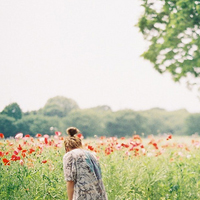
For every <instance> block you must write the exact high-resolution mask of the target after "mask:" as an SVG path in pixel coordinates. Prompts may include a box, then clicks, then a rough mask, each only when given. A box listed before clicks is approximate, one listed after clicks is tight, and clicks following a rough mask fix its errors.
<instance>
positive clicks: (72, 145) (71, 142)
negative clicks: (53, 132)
mask: <svg viewBox="0 0 200 200" xmlns="http://www.w3.org/2000/svg"><path fill="white" fill-rule="evenodd" d="M66 132H67V134H68V135H69V136H68V137H67V138H66V139H65V141H64V144H65V150H66V151H69V150H72V149H77V148H81V147H82V142H81V139H80V138H79V137H77V136H76V134H77V133H79V132H80V131H79V130H78V129H77V128H75V127H69V128H68V129H67V130H66Z"/></svg>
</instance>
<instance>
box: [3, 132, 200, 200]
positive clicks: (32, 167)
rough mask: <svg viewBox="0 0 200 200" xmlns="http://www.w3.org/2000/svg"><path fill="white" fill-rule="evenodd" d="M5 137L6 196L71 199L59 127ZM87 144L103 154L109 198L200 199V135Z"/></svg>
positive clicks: (101, 139)
mask: <svg viewBox="0 0 200 200" xmlns="http://www.w3.org/2000/svg"><path fill="white" fill-rule="evenodd" d="M79 136H80V137H82V136H81V135H79ZM0 138H1V139H0V199H1V200H14V199H15V200H19V199H20V200H25V199H26V200H37V199H60V200H64V199H67V193H66V184H65V181H64V177H63V164H62V157H63V155H64V153H65V151H64V147H63V140H64V138H63V137H61V135H60V133H59V132H56V133H55V136H51V137H49V136H48V135H44V136H42V135H40V134H37V135H36V137H35V138H32V137H30V136H29V135H26V136H22V134H18V135H17V136H16V138H15V139H9V140H7V139H4V138H3V134H0ZM83 144H84V148H86V149H89V150H90V151H93V152H94V153H95V154H96V156H97V157H98V159H99V162H100V164H101V168H102V174H103V181H104V185H105V187H106V191H107V194H108V199H109V200H122V199H123V200H165V199H170V200H184V199H185V200H186V199H187V200H188V199H192V200H193V199H194V200H195V199H196V200H197V199H200V150H199V147H200V139H199V138H192V137H179V138H174V137H173V136H171V135H166V136H163V137H160V138H154V137H153V136H149V137H148V138H145V139H141V138H140V137H139V136H137V135H135V136H133V137H132V138H129V139H127V138H115V137H111V138H106V137H99V138H98V137H95V138H93V139H90V140H89V139H87V140H85V139H83Z"/></svg>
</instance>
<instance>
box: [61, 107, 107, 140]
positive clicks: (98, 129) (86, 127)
mask: <svg viewBox="0 0 200 200" xmlns="http://www.w3.org/2000/svg"><path fill="white" fill-rule="evenodd" d="M70 126H75V127H77V128H78V129H79V130H80V131H81V133H82V134H83V135H84V137H93V136H94V135H102V134H103V135H105V134H104V133H105V127H104V123H103V120H102V118H101V116H100V115H99V114H98V113H97V112H95V111H94V110H89V109H85V110H76V111H72V112H70V113H69V115H68V116H67V117H66V118H65V119H63V127H65V129H66V127H70Z"/></svg>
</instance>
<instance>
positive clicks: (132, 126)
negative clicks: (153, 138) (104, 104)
mask: <svg viewBox="0 0 200 200" xmlns="http://www.w3.org/2000/svg"><path fill="white" fill-rule="evenodd" d="M146 121H147V119H146V118H145V117H143V116H142V115H140V114H138V113H136V112H134V111H132V110H122V111H118V112H116V113H115V114H114V118H113V120H112V121H108V122H107V126H106V129H107V130H108V132H109V135H110V136H119V137H122V136H123V137H124V136H131V135H133V134H134V133H137V134H139V135H141V134H142V133H144V132H145V131H146V129H145V126H146Z"/></svg>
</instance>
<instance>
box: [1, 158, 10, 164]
mask: <svg viewBox="0 0 200 200" xmlns="http://www.w3.org/2000/svg"><path fill="white" fill-rule="evenodd" d="M2 160H3V163H4V165H10V160H8V159H6V158H3V159H2Z"/></svg>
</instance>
